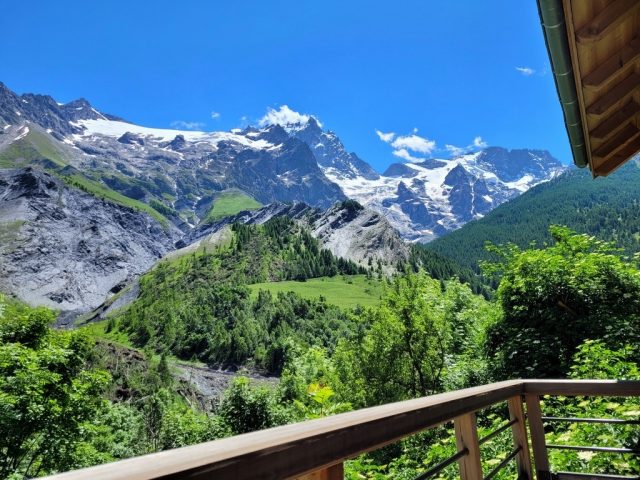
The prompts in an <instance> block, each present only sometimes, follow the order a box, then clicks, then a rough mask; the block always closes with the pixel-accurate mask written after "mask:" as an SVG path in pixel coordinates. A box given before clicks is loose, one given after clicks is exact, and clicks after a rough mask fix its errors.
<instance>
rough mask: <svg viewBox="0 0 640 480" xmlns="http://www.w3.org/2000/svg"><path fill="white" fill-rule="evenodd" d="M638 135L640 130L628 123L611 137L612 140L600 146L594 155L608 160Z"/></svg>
mask: <svg viewBox="0 0 640 480" xmlns="http://www.w3.org/2000/svg"><path fill="white" fill-rule="evenodd" d="M638 133H640V130H638V128H637V127H636V126H635V125H633V124H631V123H628V124H627V125H626V126H625V127H624V128H623V129H622V130H620V131H619V132H618V133H617V134H615V135H614V136H613V137H611V139H609V140H607V141H606V142H605V143H603V144H602V145H600V146H599V147H598V149H597V150H596V151H594V152H593V154H594V155H595V156H596V157H600V158H607V157H608V156H609V155H611V153H613V152H615V151H616V150H617V149H618V148H620V147H621V146H623V145H624V144H626V143H627V142H629V141H630V140H632V139H633V138H634V137H635V136H636V135H637V134H638Z"/></svg>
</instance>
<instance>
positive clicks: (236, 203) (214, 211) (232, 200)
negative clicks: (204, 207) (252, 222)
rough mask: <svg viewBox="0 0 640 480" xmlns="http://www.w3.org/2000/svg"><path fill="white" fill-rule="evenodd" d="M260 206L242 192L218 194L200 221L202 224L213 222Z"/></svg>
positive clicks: (231, 191) (230, 191)
mask: <svg viewBox="0 0 640 480" xmlns="http://www.w3.org/2000/svg"><path fill="white" fill-rule="evenodd" d="M261 206H262V204H261V203H260V202H257V201H256V200H254V199H253V198H251V197H250V196H249V195H247V194H246V193H244V192H241V191H236V190H228V191H224V192H220V194H219V195H218V196H217V197H216V199H215V201H214V202H213V206H212V207H211V210H209V213H207V215H206V216H205V218H204V219H203V220H202V222H203V223H207V222H213V221H214V220H219V219H221V218H224V217H230V216H232V215H236V214H237V213H240V212H243V211H245V210H255V209H257V208H260V207H261Z"/></svg>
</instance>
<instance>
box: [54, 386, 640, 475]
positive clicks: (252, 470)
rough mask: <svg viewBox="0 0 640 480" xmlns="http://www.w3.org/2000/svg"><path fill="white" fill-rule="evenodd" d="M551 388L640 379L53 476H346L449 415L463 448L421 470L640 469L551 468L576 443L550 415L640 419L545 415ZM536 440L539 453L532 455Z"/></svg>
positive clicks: (441, 404)
mask: <svg viewBox="0 0 640 480" xmlns="http://www.w3.org/2000/svg"><path fill="white" fill-rule="evenodd" d="M542 395H563V396H613V397H622V396H639V395H640V381H612V380H580V381H571V380H513V381H506V382H499V383H493V384H490V385H483V386H481V387H474V388H468V389H465V390H458V391H455V392H448V393H442V394H439V395H433V396H429V397H424V398H418V399H416V400H408V401H404V402H398V403H392V404H388V405H382V406H379V407H373V408H366V409H362V410H357V411H354V412H349V413H344V414H340V415H335V416H331V417H326V418H322V419H319V420H311V421H307V422H302V423H296V424H292V425H286V426H283V427H277V428H271V429H268V430H262V431H259V432H253V433H248V434H245V435H239V436H236V437H231V438H225V439H222V440H215V441H213V442H208V443H202V444H199V445H194V446H191V447H184V448H178V449H175V450H169V451H165V452H160V453H154V454H151V455H145V456H142V457H136V458H131V459H128V460H122V461H119V462H114V463H109V464H105V465H99V466H97V467H91V468H86V469H82V470H76V471H73V472H68V473H63V474H60V475H55V476H52V477H49V478H51V479H56V480H79V479H91V480H102V479H104V480H107V479H108V480H120V479H122V480H124V479H127V480H135V479H159V478H162V479H178V478H181V479H182V478H188V479H234V480H244V479H254V478H261V479H263V478H264V479H282V478H296V479H304V480H334V479H341V478H343V462H344V461H345V460H348V459H350V458H353V457H356V456H358V455H360V454H362V453H365V452H370V451H373V450H376V449H379V448H381V447H384V446H385V445H388V444H391V443H393V442H396V441H398V440H400V439H402V438H404V437H407V436H409V435H412V434H415V433H418V432H420V431H422V430H425V429H429V428H434V427H436V426H438V425H441V424H443V423H445V422H448V421H450V420H453V422H454V427H455V436H456V445H457V453H456V454H455V455H453V456H452V457H450V458H449V459H447V460H445V461H444V462H442V463H440V464H439V465H436V466H434V467H433V468H431V469H430V470H429V471H426V472H424V473H423V474H422V475H420V476H419V477H418V478H420V479H425V478H429V477H430V476H433V475H435V474H437V473H438V472H439V471H441V470H442V469H443V468H445V467H447V466H449V465H452V464H454V463H456V462H457V463H458V466H459V472H460V478H462V479H463V480H482V479H485V480H488V479H491V478H493V477H494V476H495V475H496V474H497V473H498V472H500V470H501V469H502V468H504V467H505V466H506V465H507V464H509V463H510V462H515V464H516V467H517V472H518V478H521V479H533V478H538V479H541V480H547V479H554V480H555V479H559V480H563V479H567V480H572V479H581V480H584V479H600V478H602V479H605V478H608V479H612V478H614V479H618V478H624V479H630V478H640V477H622V476H616V475H608V476H607V475H593V474H589V473H588V472H582V473H569V472H564V473H563V472H555V473H552V472H551V471H550V469H549V459H548V456H547V449H550V448H567V447H565V446H559V445H547V444H546V441H545V435H544V427H543V422H551V421H562V422H568V421H589V422H601V423H604V422H610V423H615V422H626V423H638V422H637V420H606V419H585V418H554V417H544V416H543V415H542V412H541V408H540V397H541V396H542ZM505 401H506V402H507V404H508V407H509V416H510V418H509V420H508V421H506V423H505V424H504V425H503V426H502V427H500V428H499V429H498V430H496V431H494V432H493V433H491V434H490V435H487V436H485V437H484V438H478V433H477V430H476V412H477V411H478V410H481V409H483V408H486V407H489V406H492V405H494V404H496V403H499V402H505ZM508 429H511V433H512V437H513V450H512V451H511V452H509V453H508V454H507V456H506V457H505V458H504V460H503V461H502V462H500V463H499V464H498V465H497V466H496V467H495V468H494V469H493V470H491V471H483V469H482V466H481V463H480V448H481V445H482V444H484V443H485V442H488V441H490V440H491V439H492V438H494V437H495V436H496V435H498V434H499V433H501V432H504V431H506V430H508ZM529 445H531V450H532V453H533V462H532V457H531V455H530V449H529ZM568 448H572V449H582V450H589V451H613V452H615V453H638V452H635V451H634V450H632V449H623V448H619V449H616V448H606V447H598V446H570V447H568Z"/></svg>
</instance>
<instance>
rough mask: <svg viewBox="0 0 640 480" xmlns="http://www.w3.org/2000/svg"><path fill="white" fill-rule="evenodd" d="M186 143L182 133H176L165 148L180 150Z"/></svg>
mask: <svg viewBox="0 0 640 480" xmlns="http://www.w3.org/2000/svg"><path fill="white" fill-rule="evenodd" d="M186 145H187V142H186V140H185V139H184V135H176V136H175V138H174V139H173V140H171V141H170V142H169V145H167V148H170V149H171V150H182V149H183V148H185V146H186Z"/></svg>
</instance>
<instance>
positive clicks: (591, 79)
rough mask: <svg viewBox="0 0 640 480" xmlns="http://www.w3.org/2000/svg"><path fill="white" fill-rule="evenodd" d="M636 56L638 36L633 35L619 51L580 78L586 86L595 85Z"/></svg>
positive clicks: (638, 43) (639, 42)
mask: <svg viewBox="0 0 640 480" xmlns="http://www.w3.org/2000/svg"><path fill="white" fill-rule="evenodd" d="M638 57H640V38H639V37H635V38H634V39H633V40H631V41H630V42H629V45H627V46H626V47H624V48H623V49H622V50H621V51H620V53H618V54H617V55H613V56H612V57H611V58H609V59H608V60H606V61H605V62H603V63H602V64H600V65H598V67H596V69H595V70H593V71H592V72H591V73H589V74H588V75H586V76H585V77H584V78H583V79H582V84H583V85H586V86H588V87H597V86H598V85H600V84H601V83H603V82H605V81H606V80H608V79H609V78H611V77H612V76H613V75H615V74H616V73H617V72H619V71H621V70H622V69H623V68H624V67H625V66H627V65H629V64H630V63H633V62H634V61H635V60H636V59H637V58H638Z"/></svg>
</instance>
